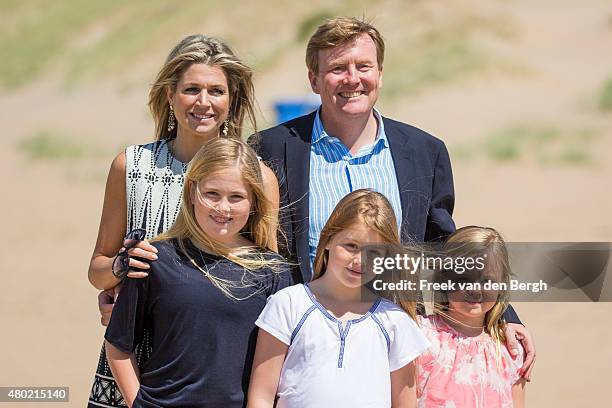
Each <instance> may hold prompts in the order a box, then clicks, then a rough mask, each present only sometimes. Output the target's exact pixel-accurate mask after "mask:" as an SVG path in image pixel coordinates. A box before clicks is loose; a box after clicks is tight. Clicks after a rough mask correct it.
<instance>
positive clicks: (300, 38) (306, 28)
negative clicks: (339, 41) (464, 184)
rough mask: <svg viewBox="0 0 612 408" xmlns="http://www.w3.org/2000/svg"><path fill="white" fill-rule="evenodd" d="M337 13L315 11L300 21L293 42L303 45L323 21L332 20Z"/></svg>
mask: <svg viewBox="0 0 612 408" xmlns="http://www.w3.org/2000/svg"><path fill="white" fill-rule="evenodd" d="M336 15H338V13H336V12H334V11H332V10H322V11H317V12H315V13H313V14H311V15H309V16H306V17H305V18H303V19H302V21H300V23H299V25H298V29H297V33H296V37H295V40H296V42H297V43H300V44H301V43H305V42H306V41H307V40H308V39H309V38H310V36H311V35H312V34H313V33H314V32H315V30H316V28H317V27H318V26H320V25H321V24H323V23H324V22H325V20H328V19H331V18H334V17H335V16H336Z"/></svg>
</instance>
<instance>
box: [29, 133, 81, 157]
mask: <svg viewBox="0 0 612 408" xmlns="http://www.w3.org/2000/svg"><path fill="white" fill-rule="evenodd" d="M19 149H20V150H21V151H22V152H23V153H25V154H26V155H27V156H28V157H30V158H32V159H37V160H58V159H71V160H74V159H80V158H82V157H83V156H84V155H85V154H86V153H87V152H88V149H86V148H85V147H84V146H83V145H80V144H78V143H76V142H74V141H72V140H70V139H68V138H66V137H64V136H62V135H60V134H58V133H56V132H53V131H49V130H41V131H38V132H36V133H35V134H33V135H32V136H30V137H28V138H27V139H25V140H22V141H21V142H20V143H19Z"/></svg>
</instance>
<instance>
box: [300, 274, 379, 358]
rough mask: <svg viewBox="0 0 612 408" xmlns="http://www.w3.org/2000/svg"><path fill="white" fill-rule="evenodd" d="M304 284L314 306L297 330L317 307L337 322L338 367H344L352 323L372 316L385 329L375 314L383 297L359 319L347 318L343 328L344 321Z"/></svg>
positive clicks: (303, 317)
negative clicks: (345, 350) (335, 315)
mask: <svg viewBox="0 0 612 408" xmlns="http://www.w3.org/2000/svg"><path fill="white" fill-rule="evenodd" d="M303 286H304V289H305V290H306V294H307V295H308V297H309V298H310V301H311V302H312V304H313V306H311V307H310V308H309V309H308V311H306V314H305V315H304V316H302V319H301V320H300V323H298V328H296V330H299V327H301V325H302V324H303V322H304V321H306V317H307V316H308V314H310V313H311V312H312V311H313V310H314V309H315V308H317V309H319V310H320V311H321V313H323V316H325V317H327V318H328V319H329V320H331V321H332V322H335V323H336V324H337V325H338V334H339V335H340V352H339V353H338V368H342V366H343V364H344V349H345V348H346V338H347V337H348V333H349V330H350V328H351V325H353V324H356V323H359V322H362V321H364V320H365V319H367V318H368V317H370V316H372V319H374V321H375V322H376V324H378V325H379V326H380V327H381V328H382V329H383V330H384V328H383V327H382V325H381V323H380V321H379V320H378V319H377V318H376V316H374V315H373V313H374V311H375V310H376V308H378V305H380V302H381V301H382V298H378V299H376V301H375V302H374V304H372V307H370V309H369V310H368V312H367V313H366V314H364V315H363V316H361V317H359V318H357V319H351V320H347V321H346V326H345V327H344V328H342V322H341V321H340V320H338V319H336V318H335V317H334V316H333V315H332V314H331V313H329V311H327V309H325V308H324V307H323V305H322V304H320V303H319V301H318V300H317V298H316V297H315V295H314V294H313V293H312V291H311V290H310V288H309V287H308V284H304V285H303ZM294 332H295V331H294ZM296 334H297V333H296ZM293 337H294V336H293V335H291V340H293ZM386 338H387V352H388V351H389V347H390V340H389V336H388V335H386Z"/></svg>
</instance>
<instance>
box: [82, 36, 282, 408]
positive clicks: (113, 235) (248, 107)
mask: <svg viewBox="0 0 612 408" xmlns="http://www.w3.org/2000/svg"><path fill="white" fill-rule="evenodd" d="M149 107H150V109H151V112H152V115H153V119H154V121H155V139H156V141H155V142H153V143H149V144H145V145H137V146H130V147H128V148H127V149H126V150H125V151H124V152H122V153H120V154H119V155H118V156H117V157H116V158H115V160H114V161H113V163H112V165H111V169H110V172H109V175H108V180H107V183H106V192H105V197H104V205H103V209H102V218H101V220H100V228H99V231H98V238H97V241H96V245H95V248H94V251H93V255H92V258H91V262H90V265H89V271H88V275H89V280H90V282H91V284H92V285H93V286H95V287H96V288H97V289H101V290H104V292H102V293H101V294H100V296H99V300H100V310H101V312H102V323H103V324H108V319H109V318H110V313H111V310H112V307H113V305H112V302H113V300H114V298H115V297H116V295H117V293H118V288H119V286H118V285H119V284H120V283H121V280H122V278H123V277H124V276H125V274H126V273H127V276H128V277H131V278H142V277H145V276H146V275H147V271H148V269H149V267H150V266H149V263H150V262H152V261H155V260H156V259H157V257H158V254H157V249H156V248H155V247H154V246H152V245H151V244H149V243H148V242H147V241H146V240H143V241H141V242H139V243H137V244H136V245H135V246H133V247H132V248H131V249H129V251H128V252H127V253H126V254H124V256H123V258H120V259H119V260H123V262H117V261H116V260H115V259H116V258H117V255H118V253H120V252H121V248H122V246H123V245H124V244H125V245H126V246H127V243H124V236H125V235H126V233H127V232H129V231H132V230H134V229H136V228H142V229H144V233H145V234H144V235H145V238H147V239H150V238H151V237H153V236H155V235H157V234H159V233H161V232H163V231H166V230H167V229H168V228H170V226H171V225H172V224H173V223H174V220H175V219H176V217H177V214H178V212H179V209H180V206H181V191H182V188H183V183H184V178H185V176H184V174H185V172H186V170H187V165H188V163H189V162H190V161H191V159H192V158H193V157H194V155H195V154H196V152H197V151H198V150H199V149H200V147H202V146H203V145H204V144H205V143H206V142H208V141H210V140H213V139H216V138H219V137H224V138H230V139H236V138H240V136H241V134H242V131H243V128H244V127H245V122H246V123H248V128H249V130H252V129H255V130H256V123H255V113H254V95H253V82H252V71H251V69H250V68H249V67H248V66H246V65H245V64H244V63H242V62H241V61H240V60H239V59H238V58H237V57H236V55H235V54H234V52H233V51H232V50H231V49H230V48H229V47H228V46H227V45H226V44H225V43H223V42H222V41H220V40H218V39H215V38H210V37H206V36H204V35H200V34H198V35H191V36H188V37H186V38H184V39H183V40H182V41H180V42H179V43H178V44H177V45H176V46H175V47H174V48H173V49H172V50H171V51H170V53H169V55H168V57H167V59H166V61H165V63H164V65H163V66H162V68H161V69H160V71H159V73H158V75H157V78H156V80H155V82H154V84H153V86H152V88H151V91H150V94H149ZM260 170H261V173H262V176H263V182H264V190H265V192H266V196H267V197H268V200H269V201H270V202H271V203H272V206H271V209H270V211H271V213H270V216H271V217H274V216H275V213H276V208H277V207H278V183H277V181H276V177H275V176H274V174H273V173H272V171H271V170H270V169H269V168H267V167H266V166H264V165H263V164H260ZM271 222H272V224H274V223H275V221H274V220H273V219H271ZM271 228H274V229H276V227H275V226H272V227H271ZM130 244H131V245H130V246H132V245H134V242H131V243H130ZM270 247H271V248H273V249H274V248H276V244H275V242H272V243H271V244H270ZM125 255H129V257H127V256H125ZM134 268H137V270H138V271H135V270H134ZM142 341H143V344H142V346H141V347H140V348H139V356H140V358H139V361H140V362H141V363H143V362H144V361H145V360H146V359H147V357H148V353H147V350H148V349H149V346H148V336H144V338H143V340H142ZM89 402H90V406H92V407H100V406H103V407H109V406H110V407H114V406H125V404H124V402H123V399H122V396H121V393H120V392H119V390H118V389H117V387H116V384H115V382H114V380H113V377H112V373H111V372H110V370H109V367H108V364H107V362H106V358H105V353H104V350H102V352H101V354H100V360H99V363H98V367H97V372H96V376H95V380H94V384H93V386H92V391H91V396H90V400H89Z"/></svg>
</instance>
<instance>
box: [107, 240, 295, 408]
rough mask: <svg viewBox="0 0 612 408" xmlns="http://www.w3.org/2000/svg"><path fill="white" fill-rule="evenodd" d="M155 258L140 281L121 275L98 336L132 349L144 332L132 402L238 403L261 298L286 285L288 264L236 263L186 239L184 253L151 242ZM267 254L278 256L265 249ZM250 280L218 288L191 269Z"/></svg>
mask: <svg viewBox="0 0 612 408" xmlns="http://www.w3.org/2000/svg"><path fill="white" fill-rule="evenodd" d="M153 245H154V246H155V247H156V248H157V249H158V251H159V252H158V256H159V259H158V260H157V261H155V262H151V264H150V265H151V269H150V271H149V276H148V277H147V278H145V279H129V278H128V279H126V280H125V281H124V283H123V287H122V288H121V292H120V293H119V297H118V299H117V303H116V304H115V307H114V309H113V314H112V317H111V321H110V324H109V325H108V328H107V330H106V335H105V338H106V340H107V341H109V342H110V343H111V344H113V345H114V346H115V347H117V348H118V349H119V350H121V351H123V352H125V353H132V352H133V351H134V349H135V347H136V346H137V345H138V344H139V343H140V341H141V339H142V333H143V329H144V328H145V327H146V328H148V329H149V330H150V335H151V346H152V349H153V353H152V355H151V357H150V358H149V359H148V360H147V361H146V362H144V364H142V365H141V367H140V381H141V383H140V390H139V392H138V395H137V396H136V400H135V401H134V407H158V406H159V407H169V406H172V407H228V408H231V407H243V406H245V405H246V393H247V387H248V384H249V377H250V374H251V366H252V362H253V355H254V352H255V344H256V340H257V330H256V326H255V324H254V323H255V320H257V317H258V316H259V313H260V312H261V311H262V310H263V308H264V306H265V304H266V299H267V297H268V296H269V295H271V294H273V293H275V292H276V291H278V290H280V289H282V288H284V287H286V286H289V285H290V284H291V275H290V273H289V268H288V267H286V266H281V267H280V269H281V271H280V272H279V271H278V270H272V269H270V268H261V269H257V270H255V271H253V273H252V274H251V273H248V272H247V273H245V270H244V268H242V267H241V266H239V265H237V264H235V263H233V262H231V261H229V260H227V259H225V258H222V257H218V256H215V255H211V254H207V253H205V252H202V251H199V250H198V249H197V248H196V247H195V246H193V245H192V244H191V243H190V242H188V244H187V245H186V247H187V254H188V256H185V255H184V254H183V253H182V251H181V250H180V249H179V246H178V243H177V242H176V241H175V240H171V241H161V242H156V243H154V244H153ZM264 256H265V258H266V259H280V260H282V258H281V257H280V256H279V255H277V254H275V253H273V252H267V253H264ZM190 259H193V260H194V261H195V262H196V263H197V264H198V265H199V266H200V267H201V268H202V269H203V270H204V271H207V272H208V273H210V274H211V275H213V276H215V277H217V278H220V279H226V280H230V281H233V282H240V281H241V279H242V278H243V277H246V278H247V279H246V280H247V281H248V282H249V285H248V286H247V287H242V288H233V289H231V291H232V294H233V295H234V296H235V297H237V298H239V299H242V300H235V299H232V298H230V297H229V296H227V295H226V294H224V293H223V292H222V291H221V290H220V289H219V288H217V287H216V286H215V285H214V284H213V283H212V281H211V280H210V279H208V278H207V277H205V276H204V274H203V273H202V272H201V271H200V270H199V269H197V268H196V267H195V266H194V265H193V264H192V262H191V261H190Z"/></svg>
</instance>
